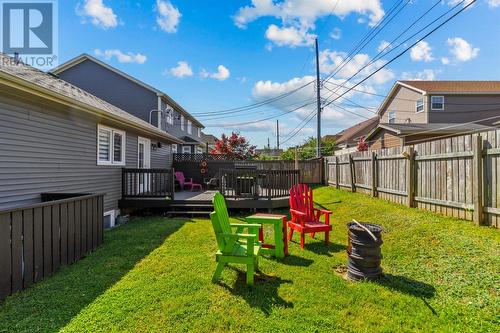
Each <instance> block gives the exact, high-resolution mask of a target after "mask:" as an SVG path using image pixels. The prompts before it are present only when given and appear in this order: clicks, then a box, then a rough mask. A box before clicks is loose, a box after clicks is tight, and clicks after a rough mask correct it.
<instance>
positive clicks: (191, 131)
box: [187, 119, 193, 134]
mask: <svg viewBox="0 0 500 333" xmlns="http://www.w3.org/2000/svg"><path fill="white" fill-rule="evenodd" d="M187 129H188V134H193V124H192V123H191V120H189V119H188V121H187Z"/></svg>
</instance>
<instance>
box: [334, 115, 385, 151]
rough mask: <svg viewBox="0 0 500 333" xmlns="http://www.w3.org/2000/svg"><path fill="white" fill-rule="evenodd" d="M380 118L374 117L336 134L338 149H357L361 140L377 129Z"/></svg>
mask: <svg viewBox="0 0 500 333" xmlns="http://www.w3.org/2000/svg"><path fill="white" fill-rule="evenodd" d="M378 122H379V117H378V116H377V117H373V118H370V119H368V120H365V121H363V122H360V123H358V124H356V125H354V126H351V127H349V128H347V129H345V130H343V131H342V132H340V133H338V134H335V136H336V143H337V144H336V149H337V150H345V149H348V148H353V147H357V145H358V142H359V139H360V138H362V137H364V136H366V135H368V133H370V132H371V131H372V130H373V129H374V128H375V127H377V125H378Z"/></svg>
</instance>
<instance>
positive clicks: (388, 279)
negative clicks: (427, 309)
mask: <svg viewBox="0 0 500 333" xmlns="http://www.w3.org/2000/svg"><path fill="white" fill-rule="evenodd" d="M375 282H376V283H378V284H379V285H381V286H384V287H386V288H389V289H391V290H395V291H398V292H401V293H404V294H408V295H411V296H415V297H420V298H422V299H426V298H432V297H434V295H435V294H436V289H435V288H434V287H433V286H431V285H430V284H427V283H424V282H420V281H417V280H414V279H410V278H408V277H406V276H399V275H392V274H384V276H383V277H381V278H380V279H378V280H377V281H375ZM426 304H427V303H426Z"/></svg>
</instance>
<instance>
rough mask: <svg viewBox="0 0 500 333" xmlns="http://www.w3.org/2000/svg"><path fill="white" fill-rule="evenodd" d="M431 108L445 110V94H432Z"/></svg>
mask: <svg viewBox="0 0 500 333" xmlns="http://www.w3.org/2000/svg"><path fill="white" fill-rule="evenodd" d="M431 110H444V96H431Z"/></svg>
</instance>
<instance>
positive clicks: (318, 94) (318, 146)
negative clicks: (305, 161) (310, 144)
mask: <svg viewBox="0 0 500 333" xmlns="http://www.w3.org/2000/svg"><path fill="white" fill-rule="evenodd" d="M315 45H316V103H317V108H318V110H317V112H318V113H317V118H318V128H317V142H316V157H321V82H320V78H319V48H318V39H317V38H316V39H315Z"/></svg>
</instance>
